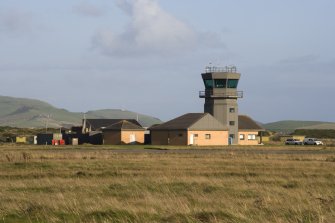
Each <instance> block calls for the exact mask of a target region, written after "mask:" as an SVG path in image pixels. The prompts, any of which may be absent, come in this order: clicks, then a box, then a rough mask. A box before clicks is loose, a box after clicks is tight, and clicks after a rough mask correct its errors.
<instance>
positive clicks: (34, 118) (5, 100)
mask: <svg viewBox="0 0 335 223" xmlns="http://www.w3.org/2000/svg"><path fill="white" fill-rule="evenodd" d="M86 114H87V115H86V117H87V118H116V119H118V118H133V119H136V118H138V119H139V122H140V123H141V124H142V125H143V126H151V125H153V124H159V123H161V122H162V121H161V120H159V119H158V118H154V117H151V116H148V115H143V114H137V113H135V112H131V111H126V110H120V109H105V110H96V111H89V112H87V113H86ZM82 118H83V114H82V113H79V112H70V111H67V110H65V109H60V108H56V107H54V106H52V105H50V104H48V103H46V102H43V101H39V100H34V99H26V98H14V97H6V96H0V126H12V127H20V128H43V127H45V126H46V124H47V125H48V127H50V128H59V127H61V126H62V127H68V126H72V125H80V124H81V120H82Z"/></svg>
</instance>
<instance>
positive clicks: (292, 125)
mask: <svg viewBox="0 0 335 223" xmlns="http://www.w3.org/2000/svg"><path fill="white" fill-rule="evenodd" d="M262 126H263V127H264V128H265V129H267V130H270V131H276V132H293V131H294V130H296V129H326V128H330V129H334V128H335V123H333V122H321V121H297V120H284V121H278V122H271V123H266V124H262ZM331 127H332V128H331Z"/></svg>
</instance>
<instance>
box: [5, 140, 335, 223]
mask: <svg viewBox="0 0 335 223" xmlns="http://www.w3.org/2000/svg"><path fill="white" fill-rule="evenodd" d="M257 149H258V148H257ZM262 149H264V147H263V148H262ZM271 149H274V148H271ZM308 149H315V148H312V147H310V148H308ZM247 150H248V149H247ZM334 170H335V152H334V153H330V154H322V153H320V154H318V153H315V154H313V155H308V154H301V155H294V154H293V155H287V154H253V153H249V152H232V151H231V150H229V151H226V150H224V149H223V150H222V152H217V151H216V152H215V153H212V152H210V151H209V152H208V153H196V152H195V153H194V152H190V153H177V152H176V153H174V152H172V153H167V154H165V153H164V151H163V152H162V153H146V152H142V153H135V152H134V153H118V152H116V151H115V150H112V149H110V148H105V147H99V148H98V149H96V150H92V148H89V149H87V148H83V149H72V148H68V149H64V150H59V149H58V150H55V149H44V147H24V146H21V147H16V146H11V147H8V146H2V147H0V221H2V222H277V223H279V222H335V172H334Z"/></svg>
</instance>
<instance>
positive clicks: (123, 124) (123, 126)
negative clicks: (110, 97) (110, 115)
mask: <svg viewBox="0 0 335 223" xmlns="http://www.w3.org/2000/svg"><path fill="white" fill-rule="evenodd" d="M108 130H144V128H142V127H141V126H139V125H136V124H134V123H132V122H130V121H127V120H122V121H120V122H117V123H115V124H113V125H110V126H108V127H106V128H103V131H108Z"/></svg>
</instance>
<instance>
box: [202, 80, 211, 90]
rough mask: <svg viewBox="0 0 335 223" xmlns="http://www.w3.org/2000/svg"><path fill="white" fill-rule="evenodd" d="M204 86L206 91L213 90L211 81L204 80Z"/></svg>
mask: <svg viewBox="0 0 335 223" xmlns="http://www.w3.org/2000/svg"><path fill="white" fill-rule="evenodd" d="M204 84H205V88H206V89H213V80H212V79H206V80H204Z"/></svg>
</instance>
